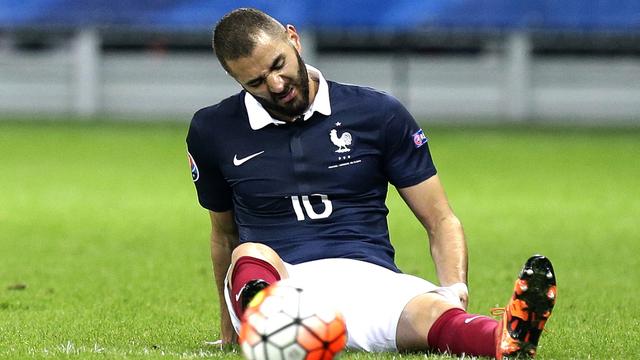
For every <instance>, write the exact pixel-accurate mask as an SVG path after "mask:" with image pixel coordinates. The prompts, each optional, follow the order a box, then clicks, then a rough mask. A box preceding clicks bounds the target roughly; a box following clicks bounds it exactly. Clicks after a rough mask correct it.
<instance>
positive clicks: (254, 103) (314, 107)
mask: <svg viewBox="0 0 640 360" xmlns="http://www.w3.org/2000/svg"><path fill="white" fill-rule="evenodd" d="M307 71H308V73H309V76H310V77H311V78H312V79H317V80H318V92H317V93H316V97H315V99H314V100H313V103H312V104H311V105H310V106H309V108H308V109H307V111H305V113H304V114H303V116H304V120H307V119H309V118H310V117H311V116H312V115H313V113H314V112H316V111H317V112H319V113H320V114H322V115H326V116H329V115H331V103H330V101H329V85H327V81H326V80H325V79H324V76H322V73H321V72H320V71H319V70H318V69H316V68H314V67H313V66H311V65H307ZM244 105H245V107H246V108H247V114H248V115H249V124H250V125H251V128H252V129H253V130H259V129H262V128H263V127H265V126H267V125H269V124H275V125H282V124H285V123H286V122H284V121H281V120H277V119H274V118H272V117H271V115H269V113H268V112H267V110H265V109H264V108H263V107H262V104H260V103H259V102H258V100H256V98H255V97H253V95H251V94H249V92H245V94H244Z"/></svg>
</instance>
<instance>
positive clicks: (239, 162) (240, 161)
mask: <svg viewBox="0 0 640 360" xmlns="http://www.w3.org/2000/svg"><path fill="white" fill-rule="evenodd" d="M263 152H264V150H262V151H260V152H257V153H255V154H251V155H249V156H245V157H243V158H241V159H238V154H235V155H233V165H235V166H240V165H242V164H244V163H246V162H247V161H249V160H251V159H253V158H254V157H256V156H258V155H261V154H262V153H263Z"/></svg>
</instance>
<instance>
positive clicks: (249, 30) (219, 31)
mask: <svg viewBox="0 0 640 360" xmlns="http://www.w3.org/2000/svg"><path fill="white" fill-rule="evenodd" d="M260 32H264V33H266V34H268V35H271V36H278V35H279V34H281V36H284V34H285V27H284V26H282V24H281V23H280V22H278V21H277V20H276V19H274V18H272V17H271V16H269V15H267V14H265V13H264V12H262V11H260V10H257V9H251V8H240V9H236V10H233V11H231V12H230V13H227V14H226V15H225V16H223V17H222V19H220V21H218V23H217V24H216V26H215V28H214V29H213V41H212V42H213V44H212V45H213V50H214V51H215V53H216V56H217V57H218V61H220V64H221V65H222V67H224V69H225V70H227V72H230V71H229V68H228V66H227V61H228V60H235V59H239V58H242V57H247V56H249V55H251V53H252V52H253V49H254V48H255V45H256V40H257V36H258V35H259V34H260Z"/></svg>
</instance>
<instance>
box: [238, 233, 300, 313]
mask: <svg viewBox="0 0 640 360" xmlns="http://www.w3.org/2000/svg"><path fill="white" fill-rule="evenodd" d="M288 276H289V275H288V273H287V269H286V267H285V265H284V263H283V262H282V259H280V257H279V256H278V254H277V253H276V252H275V251H273V249H271V248H270V247H268V246H266V245H263V244H259V243H243V244H241V245H239V246H238V247H236V249H234V251H233V252H232V254H231V265H230V266H229V270H228V272H227V279H226V280H227V281H226V283H227V286H228V291H229V297H228V302H230V303H231V304H230V305H231V308H232V309H233V312H234V314H235V315H236V318H237V319H239V318H241V317H242V313H243V312H244V309H245V308H246V306H247V304H248V303H249V301H251V299H252V298H253V297H254V296H255V295H256V294H257V293H258V292H259V291H260V290H262V289H264V288H265V287H267V286H268V285H269V284H271V283H274V282H276V281H278V280H280V279H282V278H286V277H288Z"/></svg>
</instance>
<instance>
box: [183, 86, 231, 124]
mask: <svg viewBox="0 0 640 360" xmlns="http://www.w3.org/2000/svg"><path fill="white" fill-rule="evenodd" d="M243 95H244V91H241V92H239V93H237V94H235V95H232V96H229V97H228V98H226V99H224V100H222V101H220V102H219V103H217V104H215V105H211V106H207V107H204V108H202V109H200V110H198V111H196V112H195V114H194V115H193V119H192V120H191V123H192V125H193V124H194V123H195V124H196V125H200V124H202V123H206V122H207V121H213V120H216V121H218V119H228V118H236V117H239V116H242V114H243V110H244V105H243V104H244V103H243V98H244V96H243Z"/></svg>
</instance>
